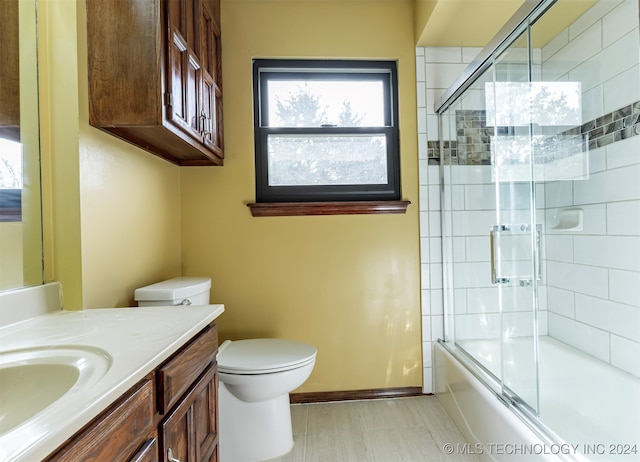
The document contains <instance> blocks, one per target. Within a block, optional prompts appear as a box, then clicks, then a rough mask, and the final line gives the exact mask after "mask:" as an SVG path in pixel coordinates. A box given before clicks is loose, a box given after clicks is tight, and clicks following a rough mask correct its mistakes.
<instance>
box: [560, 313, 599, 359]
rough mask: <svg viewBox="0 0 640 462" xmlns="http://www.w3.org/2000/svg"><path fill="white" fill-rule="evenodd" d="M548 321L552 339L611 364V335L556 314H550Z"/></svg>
mask: <svg viewBox="0 0 640 462" xmlns="http://www.w3.org/2000/svg"><path fill="white" fill-rule="evenodd" d="M548 319H549V321H548V323H549V335H550V336H551V337H553V338H556V339H558V340H560V341H561V342H564V343H566V344H568V345H571V346H572V347H574V348H577V349H579V350H581V351H583V352H585V353H587V354H589V355H591V356H595V357H596V358H598V359H601V360H602V361H605V362H609V334H607V333H606V332H604V331H602V330H600V329H596V328H595V327H591V326H588V325H586V324H583V323H581V322H577V321H574V320H573V319H568V318H565V317H564V316H560V315H557V314H555V313H549V315H548Z"/></svg>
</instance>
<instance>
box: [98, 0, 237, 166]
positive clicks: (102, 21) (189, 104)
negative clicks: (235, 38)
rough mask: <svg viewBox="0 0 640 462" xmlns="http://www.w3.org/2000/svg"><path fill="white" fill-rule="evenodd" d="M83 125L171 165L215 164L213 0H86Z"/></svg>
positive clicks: (217, 40) (218, 146) (217, 89)
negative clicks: (86, 86) (86, 121)
mask: <svg viewBox="0 0 640 462" xmlns="http://www.w3.org/2000/svg"><path fill="white" fill-rule="evenodd" d="M87 48H88V67H89V69H88V71H89V123H90V124H91V125H92V126H94V127H97V128H99V129H101V130H105V131H107V132H109V133H111V134H113V135H115V136H117V137H119V138H122V139H124V140H126V141H128V142H130V143H133V144H135V145H136V146H138V147H140V148H142V149H145V150H147V151H149V152H151V153H153V154H156V155H158V156H160V157H162V158H164V159H166V160H169V161H170V162H173V163H176V164H178V165H222V163H223V158H224V153H223V136H222V135H223V125H222V68H221V31H220V0H119V1H117V2H116V1H108V2H105V1H104V0H87Z"/></svg>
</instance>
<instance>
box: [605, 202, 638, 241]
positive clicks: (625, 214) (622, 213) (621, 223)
mask: <svg viewBox="0 0 640 462" xmlns="http://www.w3.org/2000/svg"><path fill="white" fill-rule="evenodd" d="M607 233H608V234H610V235H616V234H623V235H627V236H640V200H637V201H625V202H612V203H610V204H607Z"/></svg>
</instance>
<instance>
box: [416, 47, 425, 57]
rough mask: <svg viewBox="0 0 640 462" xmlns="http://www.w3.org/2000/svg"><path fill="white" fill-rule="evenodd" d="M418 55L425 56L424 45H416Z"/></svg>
mask: <svg viewBox="0 0 640 462" xmlns="http://www.w3.org/2000/svg"><path fill="white" fill-rule="evenodd" d="M416 56H424V47H416Z"/></svg>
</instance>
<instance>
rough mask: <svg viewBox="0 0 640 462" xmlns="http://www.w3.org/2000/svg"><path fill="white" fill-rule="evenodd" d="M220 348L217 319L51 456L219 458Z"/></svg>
mask: <svg viewBox="0 0 640 462" xmlns="http://www.w3.org/2000/svg"><path fill="white" fill-rule="evenodd" d="M217 349H218V334H217V329H216V327H215V324H213V325H211V326H209V327H207V328H206V329H205V330H203V331H202V332H201V333H200V334H198V335H197V336H196V337H194V338H193V339H192V340H191V341H190V342H189V343H188V344H187V345H185V346H184V347H182V348H181V349H180V350H179V351H178V352H176V353H175V354H174V355H172V356H171V357H170V358H169V359H168V360H167V361H165V362H164V363H163V364H161V365H160V366H159V367H158V368H157V369H156V370H155V371H153V372H151V373H150V374H149V375H147V377H145V378H144V379H143V380H141V381H140V382H138V384H136V385H135V386H134V387H132V388H131V389H130V390H129V391H127V392H126V393H125V394H124V395H123V396H122V397H121V398H120V399H118V400H117V401H116V403H114V404H113V405H112V406H110V407H109V408H108V409H107V410H105V411H104V412H103V413H101V414H100V415H99V416H98V417H96V418H95V419H94V420H93V421H91V422H90V423H89V424H87V425H86V426H85V427H84V428H83V429H82V430H80V431H79V432H78V433H77V434H76V435H74V436H73V437H72V438H70V439H69V440H68V441H67V442H66V443H65V444H64V445H63V446H61V447H60V448H59V449H57V450H56V451H55V452H54V453H53V454H51V455H50V456H49V457H47V459H46V461H45V462H53V461H56V462H85V461H91V460H93V461H107V460H108V461H112V462H120V461H122V462H125V461H136V462H175V460H179V461H180V462H218V401H217V398H218V374H217V371H218V369H217V363H216V353H217Z"/></svg>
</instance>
